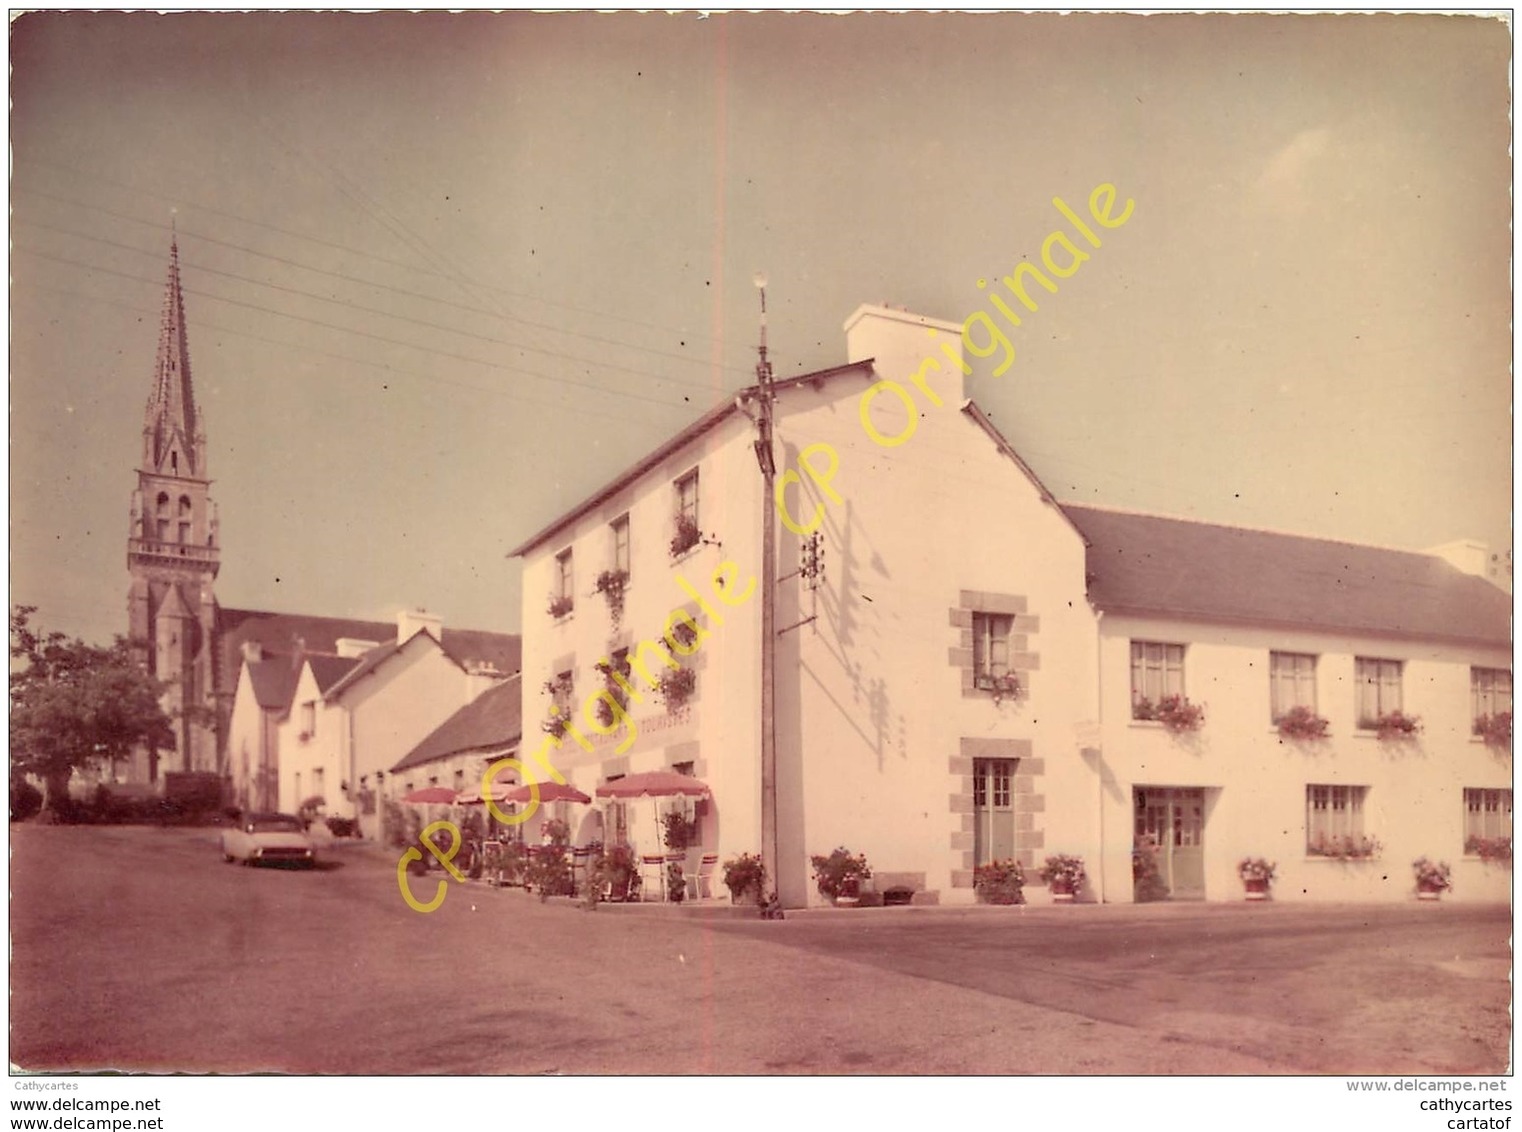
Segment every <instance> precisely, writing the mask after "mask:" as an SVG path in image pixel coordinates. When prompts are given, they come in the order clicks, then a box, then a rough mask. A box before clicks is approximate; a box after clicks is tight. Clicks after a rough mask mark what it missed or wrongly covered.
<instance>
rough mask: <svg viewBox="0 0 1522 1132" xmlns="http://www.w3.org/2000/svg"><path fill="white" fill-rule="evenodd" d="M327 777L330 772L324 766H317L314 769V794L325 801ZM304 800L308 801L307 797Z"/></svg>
mask: <svg viewBox="0 0 1522 1132" xmlns="http://www.w3.org/2000/svg"><path fill="white" fill-rule="evenodd" d="M327 777H328V772H327V769H326V768H324V767H317V768H316V769H315V770H313V771H312V794H313V796H314V797H317V798H321V799H322V800H323V801H324V802H326V801H327V786H326V782H327ZM302 801H306V799H304V798H303V799H302Z"/></svg>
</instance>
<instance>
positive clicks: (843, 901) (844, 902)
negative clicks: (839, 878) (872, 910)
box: [835, 892, 861, 908]
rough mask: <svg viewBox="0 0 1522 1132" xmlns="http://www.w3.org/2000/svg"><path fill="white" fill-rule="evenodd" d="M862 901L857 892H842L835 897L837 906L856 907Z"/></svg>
mask: <svg viewBox="0 0 1522 1132" xmlns="http://www.w3.org/2000/svg"><path fill="white" fill-rule="evenodd" d="M860 903H861V897H860V896H859V895H857V894H855V893H852V894H851V895H850V896H847V895H846V894H845V893H843V892H842V893H841V894H840V895H839V896H837V897H835V907H837V908H855V907H856V906H857V905H859V904H860Z"/></svg>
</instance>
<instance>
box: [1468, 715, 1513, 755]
mask: <svg viewBox="0 0 1522 1132" xmlns="http://www.w3.org/2000/svg"><path fill="white" fill-rule="evenodd" d="M1474 733H1475V734H1476V735H1478V736H1479V737H1480V738H1481V739H1484V740H1485V744H1486V746H1490V747H1503V748H1504V747H1510V746H1511V712H1509V711H1498V712H1496V713H1495V714H1494V715H1482V716H1480V717H1479V718H1478V719H1476V720H1475V721H1474Z"/></svg>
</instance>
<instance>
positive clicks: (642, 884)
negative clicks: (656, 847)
mask: <svg viewBox="0 0 1522 1132" xmlns="http://www.w3.org/2000/svg"><path fill="white" fill-rule="evenodd" d="M651 877H654V878H655V879H654V881H653V882H652V881H651V879H650V878H651ZM652 892H655V893H659V894H660V895H659V896H658V897H656V899H658V900H665V899H666V858H665V857H663V856H662V855H661V854H659V853H641V854H640V855H639V898H640V900H641V901H644V900H648V899H650V894H651V893H652Z"/></svg>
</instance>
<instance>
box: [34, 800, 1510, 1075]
mask: <svg viewBox="0 0 1522 1132" xmlns="http://www.w3.org/2000/svg"><path fill="white" fill-rule="evenodd" d="M11 848H12V859H11V893H12V901H11V943H12V964H11V991H12V997H11V1033H10V1040H11V1052H10V1056H11V1061H12V1063H13V1064H14V1065H17V1066H20V1067H22V1068H26V1069H37V1070H66V1069H90V1070H99V1069H112V1068H115V1069H125V1070H150V1071H166V1070H185V1071H191V1072H225V1073H248V1072H258V1071H275V1072H290V1073H340V1074H343V1073H366V1074H405V1073H426V1074H438V1073H449V1074H544V1073H562V1074H591V1073H596V1074H604V1073H613V1074H621V1073H640V1074H693V1073H722V1074H804V1073H829V1074H948V1073H979V1074H1018V1073H1035V1074H1115V1073H1123V1074H1254V1075H1256V1074H1268V1073H1296V1074H1303V1073H1337V1074H1373V1073H1399V1074H1424V1073H1439V1072H1441V1073H1499V1072H1504V1071H1506V1069H1507V1067H1508V1065H1507V1058H1508V1049H1509V1042H1510V1020H1509V1005H1510V999H1511V991H1510V987H1509V984H1508V976H1509V972H1510V966H1511V958H1510V952H1509V948H1508V937H1509V935H1510V931H1511V914H1510V910H1509V909H1507V908H1499V907H1485V906H1465V905H1462V904H1455V903H1446V902H1445V903H1440V904H1436V905H1425V904H1423V905H1418V904H1416V903H1414V902H1413V903H1411V904H1409V905H1402V906H1392V907H1361V906H1340V907H1318V906H1306V905H1285V904H1270V905H1266V906H1255V905H1247V904H1245V903H1243V904H1230V905H1194V906H1187V905H1148V906H1139V907H1123V906H1107V907H1099V906H1074V907H1042V908H1008V909H1002V908H1001V909H994V908H969V909H935V908H903V909H860V910H855V911H851V912H846V911H835V910H831V911H823V912H813V913H801V914H797V913H795V914H790V916H789V918H788V919H787V920H785V921H782V922H765V921H761V920H759V919H757V920H750V919H736V918H732V917H695V916H691V915H667V914H665V913H664V912H662V911H656V910H653V909H645V910H633V909H621V908H618V907H616V906H615V907H603V908H600V909H598V910H597V911H595V912H587V911H584V910H582V909H581V908H580V907H579V906H577V905H575V904H573V903H571V902H568V901H551V902H550V903H548V904H541V903H539V902H538V901H537V900H535V899H533V898H532V897H529V896H527V895H525V894H524V893H522V892H520V891H517V890H507V891H497V890H493V889H490V888H487V887H485V886H484V885H481V884H479V883H467V884H463V885H451V886H450V890H449V894H448V896H447V897H446V899H445V901H444V903H443V905H442V906H441V907H440V908H439V910H438V911H436V912H434V913H431V914H428V915H423V914H419V913H417V912H415V911H412V910H411V909H409V908H408V907H407V905H406V904H405V903H404V902H403V900H402V896H401V893H400V891H399V890H398V888H397V884H396V871H395V858H394V856H392V855H388V854H386V853H384V852H383V851H381V850H379V849H377V848H376V847H374V846H369V845H364V844H358V843H352V844H343V845H341V846H336V847H335V848H334V849H333V850H332V851H331V852H330V853H329V855H328V856H329V864H328V866H327V867H325V868H322V869H319V870H316V871H311V872H299V871H287V870H281V869H247V868H242V867H238V866H232V865H226V864H224V863H223V862H222V860H221V857H220V854H219V853H218V850H217V842H216V831H215V830H209V829H156V828H130V827H67V826H42V825H35V824H27V825H20V826H16V825H13V826H11ZM415 884H416V891H417V893H418V895H419V897H420V898H422V899H427V898H428V897H429V896H431V895H432V892H433V882H432V878H430V879H429V881H428V882H427V883H426V884H425V883H424V882H422V881H421V880H419V881H416V882H415Z"/></svg>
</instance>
